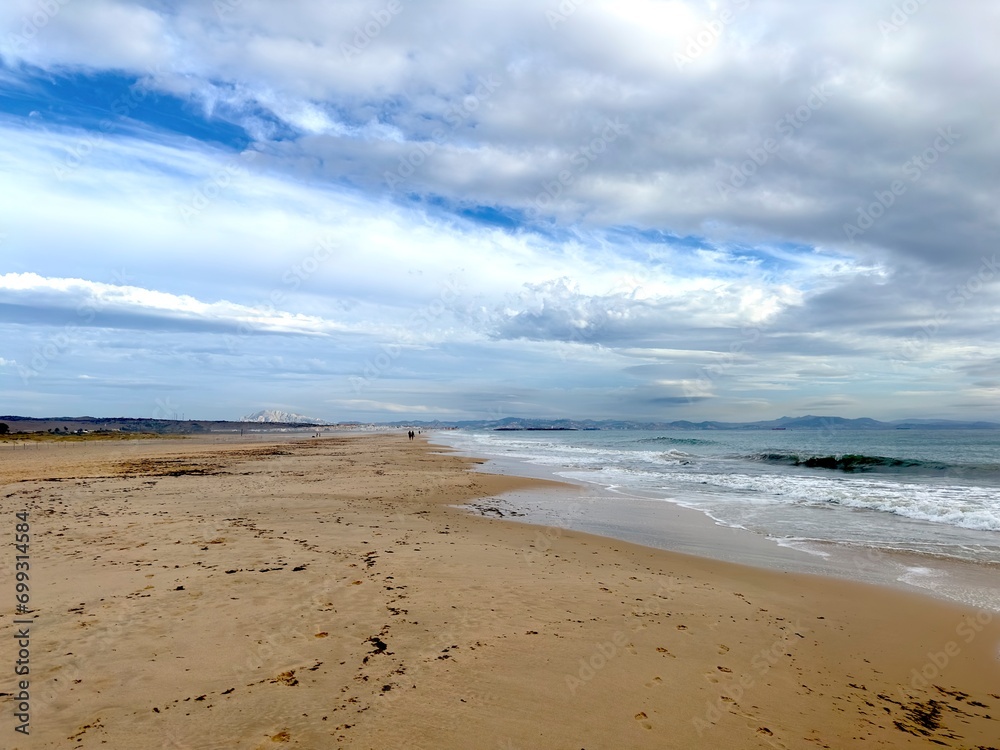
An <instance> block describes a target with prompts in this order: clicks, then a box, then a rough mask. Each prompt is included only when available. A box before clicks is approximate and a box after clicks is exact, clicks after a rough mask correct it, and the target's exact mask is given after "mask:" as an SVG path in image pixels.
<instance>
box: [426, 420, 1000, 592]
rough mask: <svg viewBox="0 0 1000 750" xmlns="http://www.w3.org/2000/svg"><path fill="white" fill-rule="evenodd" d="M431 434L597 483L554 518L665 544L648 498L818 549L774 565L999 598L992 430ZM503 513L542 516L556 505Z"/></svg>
mask: <svg viewBox="0 0 1000 750" xmlns="http://www.w3.org/2000/svg"><path fill="white" fill-rule="evenodd" d="M435 440H436V441H438V442H443V443H445V444H447V445H449V446H451V447H453V448H456V449H458V450H460V451H461V452H463V453H467V454H469V455H477V456H481V457H484V458H491V459H494V462H496V461H503V462H504V465H505V466H506V467H508V469H509V467H511V466H513V467H517V466H520V467H521V469H522V470H521V471H518V470H517V469H516V468H515V469H514V471H516V472H517V473H524V474H527V475H532V476H542V475H552V476H553V478H556V479H559V478H562V479H567V480H571V481H574V482H577V483H581V484H583V485H589V486H593V487H596V488H600V490H601V491H600V492H599V493H598V496H599V497H600V498H601V500H600V503H598V505H599V506H600V507H597V506H595V505H594V503H593V502H591V503H589V504H588V505H587V510H586V511H585V512H582V513H577V514H570V515H571V516H572V517H567V515H566V514H565V513H563V514H562V515H561V516H560V518H562V519H563V520H561V521H558V524H559V525H564V526H567V527H571V528H578V529H580V530H584V531H596V532H597V533H605V534H608V535H612V536H618V537H620V538H624V539H628V540H630V541H641V542H642V543H647V544H652V545H653V546H661V547H665V548H668V549H669V548H677V545H676V544H672V543H671V535H670V534H666V533H664V534H662V535H661V537H662V538H658V537H657V536H656V534H655V533H652V532H651V531H650V524H649V522H648V510H649V509H650V508H655V505H651V504H655V503H668V504H672V505H674V506H681V507H683V508H688V509H691V510H694V511H698V512H700V513H701V514H704V515H705V516H707V517H709V518H710V519H712V521H714V523H715V524H716V525H718V526H722V527H728V528H731V529H739V530H741V531H743V532H745V533H746V534H751V535H754V536H756V537H759V538H762V539H766V540H768V542H770V543H771V544H772V545H773V547H775V548H779V547H780V548H784V549H793V550H796V551H798V552H799V553H804V555H807V556H810V557H812V558H818V560H819V562H817V560H815V559H814V560H813V564H812V565H809V564H805V563H803V564H802V565H795V564H794V560H795V559H796V558H795V557H794V556H788V555H784V556H782V555H779V554H777V550H776V551H775V555H774V561H775V566H776V567H781V566H783V565H784V566H786V567H788V568H789V569H793V570H802V571H806V572H815V571H816V570H820V571H821V572H827V573H831V574H834V575H838V574H839V575H844V576H845V577H850V578H857V579H861V580H867V581H875V582H879V581H882V582H885V581H884V580H883V579H885V578H886V577H887V576H888V577H889V578H891V579H892V581H894V582H898V583H903V584H905V585H908V586H912V587H915V588H919V589H924V590H928V591H930V592H931V593H934V594H936V595H939V596H943V597H945V598H950V599H954V600H958V601H961V602H963V603H966V604H970V605H974V606H980V607H985V608H989V609H991V610H996V611H1000V431H991V430H924V429H906V430H877V431H875V430H873V431H867V430H864V431H855V430H829V431H799V430H787V431H779V430H739V431H714V430H713V431H703V430H699V431H639V430H598V431H488V432H487V431H481V432H472V431H457V432H447V433H437V435H436V437H435ZM487 469H489V467H487ZM637 503H638V505H637ZM616 504H617V505H616ZM636 507H639V508H642V509H643V510H644V512H643V514H641V515H642V518H641V519H640V518H638V515H637V514H636V513H634V512H632V511H631V510H630V509H634V508H636ZM616 511H617V513H616ZM515 512H521V513H525V514H526V515H525V516H522V517H523V518H525V519H526V520H529V521H532V522H535V523H543V524H545V523H551V522H552V521H553V518H554V516H553V513H554V512H555V511H554V510H553V508H552V507H551V506H548V507H542V506H541V505H534V506H533V505H531V504H526V505H525V507H524V508H521V509H520V510H519V511H518V510H516V509H515ZM557 515H558V514H557ZM588 516H593V518H591V519H590V520H589V521H588ZM630 516H635V517H636V518H635V519H634V520H633V522H631V523H630V521H629V517H630ZM598 519H603V520H598ZM609 519H610V520H609ZM633 527H634V528H633ZM719 552H720V553H719V554H718V555H713V556H718V557H719V558H720V559H730V560H733V559H735V560H736V561H743V562H752V563H753V562H759V560H752V561H751V560H740V559H739V557H738V556H736V557H735V558H734V556H733V555H732V554H729V555H727V554H724V553H725V550H720V551H719ZM802 559H803V560H804V559H805V558H804V557H803V558H802ZM859 560H862V561H864V564H859V562H858V561H859ZM846 561H851V562H850V563H848V562H846Z"/></svg>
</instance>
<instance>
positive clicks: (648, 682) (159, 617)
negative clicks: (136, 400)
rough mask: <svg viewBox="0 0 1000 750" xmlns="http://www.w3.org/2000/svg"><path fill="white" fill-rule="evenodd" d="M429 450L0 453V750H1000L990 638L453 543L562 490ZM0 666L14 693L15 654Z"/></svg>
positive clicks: (218, 444) (668, 571)
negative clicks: (19, 555) (20, 533)
mask: <svg viewBox="0 0 1000 750" xmlns="http://www.w3.org/2000/svg"><path fill="white" fill-rule="evenodd" d="M441 450H442V449H439V448H432V449H429V448H428V447H427V445H426V444H425V443H424V442H423V440H417V441H413V442H410V441H407V440H406V438H405V436H384V435H383V436H356V437H344V438H322V439H313V440H303V439H291V438H289V437H284V438H280V439H279V438H274V441H273V442H272V443H263V442H261V441H260V440H256V441H254V442H249V441H244V442H242V443H241V442H240V440H239V438H231V439H221V440H220V439H218V438H214V439H197V440H184V441H177V440H170V441H148V442H147V441H143V442H139V443H130V444H128V445H113V446H110V445H107V444H87V443H83V444H75V445H65V446H59V445H52V446H49V445H47V446H45V447H43V448H39V449H37V450H34V451H33V450H25V451H17V455H16V458H15V456H14V454H13V452H12V453H11V454H8V453H6V452H5V453H4V454H3V456H0V484H3V487H0V491H2V496H3V500H2V503H3V505H2V508H3V517H4V518H5V519H6V521H7V523H8V527H9V530H10V533H11V535H12V534H13V531H14V524H15V523H16V519H15V515H14V514H15V513H16V512H17V511H21V510H27V511H28V514H29V518H30V524H31V534H32V542H31V565H32V567H31V586H32V589H31V609H32V612H31V613H30V614H29V617H31V618H32V619H33V620H34V622H33V624H32V625H31V633H32V635H31V647H30V649H31V673H30V719H31V727H30V731H31V734H30V736H28V737H25V736H23V735H20V734H18V733H16V732H15V731H14V726H15V725H16V721H15V719H14V718H13V714H14V710H15V709H14V706H15V696H14V695H5V696H3V697H2V698H0V702H2V706H3V710H2V715H3V716H4V717H5V718H4V722H5V724H6V726H0V732H2V733H3V736H4V739H3V742H2V746H3V747H6V748H17V749H18V750H26V749H28V748H69V747H93V748H98V747H105V748H129V749H132V748H147V747H148V748H191V749H192V750H194V749H199V750H200V749H202V748H255V749H256V748H292V747H301V748H341V747H342V748H378V749H379V750H381V749H383V748H427V749H428V750H430V749H431V748H434V749H435V750H437V749H440V748H444V749H448V748H491V749H492V750H518V749H523V750H529V749H530V748H586V750H597V749H598V748H609V749H610V748H623V747H628V748H692V747H725V748H771V747H776V748H803V747H830V748H853V747H886V748H897V747H932V746H933V747H953V748H979V747H984V748H989V747H995V746H997V745H998V742H997V738H998V737H1000V661H998V653H1000V622H997V621H996V620H995V619H994V618H993V615H992V614H991V613H988V612H979V611H976V610H973V609H966V608H961V607H957V606H952V605H949V604H948V603H944V602H940V601H937V600H933V599H929V598H924V597H922V596H916V595H910V594H907V593H905V592H899V591H893V590H890V589H885V588H880V587H872V586H865V585H863V584H856V583H851V582H844V581H838V580H833V579H829V578H823V577H818V576H808V575H800V574H789V573H781V572H776V571H770V570H764V569H757V568H750V567H744V566H739V565H734V564H729V563H726V562H719V561H713V560H708V559H704V558H700V557H693V556H686V555H683V554H678V553H672V552H666V551H662V550H657V549H651V548H648V547H642V546H637V545H632V544H629V543H626V542H620V541H615V540H612V539H607V538H603V537H598V536H590V535H587V534H584V533H578V532H571V531H567V530H565V529H563V528H559V527H538V526H529V525H524V524H514V523H510V522H509V521H507V520H502V519H495V518H489V517H481V516H476V515H472V514H469V513H468V512H465V511H462V510H459V509H456V508H454V507H451V506H454V505H458V504H463V503H469V502H475V503H476V504H477V505H478V506H480V508H482V509H488V508H490V507H493V505H494V501H492V500H490V499H488V498H490V497H491V496H495V495H497V494H499V493H502V492H509V491H522V492H524V491H529V490H531V491H537V492H547V493H563V494H564V495H565V497H566V499H567V501H568V502H572V501H573V497H574V496H573V493H574V492H575V490H574V488H572V487H569V486H562V485H553V484H545V483H544V482H541V481H540V480H533V479H521V478H516V477H500V476H492V475H486V474H482V473H470V472H469V471H468V469H469V467H470V466H472V465H474V462H473V461H471V460H469V459H464V458H459V457H457V456H449V455H440V453H441ZM485 512H487V513H488V514H489V513H490V511H489V510H486V511H485ZM493 515H495V513H494V514H493ZM8 538H9V539H12V536H8ZM5 550H6V551H5V553H4V558H3V559H2V560H0V575H2V576H3V578H4V580H5V581H7V582H9V583H5V586H6V587H7V590H8V592H9V593H8V598H7V601H6V602H5V603H4V607H3V608H2V610H0V611H2V613H3V614H2V618H0V623H2V624H3V629H4V632H5V633H6V634H8V636H10V635H12V634H13V633H14V632H16V631H15V630H14V628H15V625H14V623H13V620H14V619H15V618H17V617H18V616H17V615H16V614H15V613H14V610H13V597H12V593H10V592H12V590H13V576H14V573H13V563H14V555H15V554H16V551H15V549H14V547H13V545H12V544H8V545H6V546H5ZM0 642H2V644H3V645H2V646H0V663H2V664H7V665H11V666H12V665H13V664H14V662H15V661H16V659H17V648H16V646H17V644H16V639H15V638H13V637H6V638H4V639H3V640H2V641H0ZM4 669H5V670H7V673H8V675H10V671H11V669H10V668H8V667H4ZM16 687H17V686H16V685H15V684H14V680H13V679H12V678H11V677H10V676H8V678H6V680H5V681H4V683H3V686H0V691H2V692H5V693H16Z"/></svg>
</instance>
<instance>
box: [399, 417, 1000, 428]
mask: <svg viewBox="0 0 1000 750" xmlns="http://www.w3.org/2000/svg"><path fill="white" fill-rule="evenodd" d="M386 426H391V427H405V426H414V427H424V428H427V429H441V428H459V429H471V430H898V429H921V430H998V429H1000V423H998V422H958V421H954V420H948V419H906V420H902V419H901V420H896V421H894V422H880V421H878V420H877V419H869V418H867V417H862V418H860V419H846V418H844V417H817V416H813V415H811V414H808V415H806V416H804V417H781V418H780V419H772V420H767V421H761V422H690V421H687V420H678V421H674V422H641V421H636V420H620V419H602V420H597V421H595V420H593V419H536V418H528V417H507V418H506V419H497V420H481V421H479V420H477V421H464V422H443V421H440V420H435V421H433V422H391V423H388V424H387V425H386Z"/></svg>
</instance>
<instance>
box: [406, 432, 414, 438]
mask: <svg viewBox="0 0 1000 750" xmlns="http://www.w3.org/2000/svg"><path fill="white" fill-rule="evenodd" d="M406 437H408V438H409V439H410V440H413V430H410V431H409V432H407V433H406Z"/></svg>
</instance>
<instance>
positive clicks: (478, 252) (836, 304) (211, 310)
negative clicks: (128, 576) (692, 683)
mask: <svg viewBox="0 0 1000 750" xmlns="http://www.w3.org/2000/svg"><path fill="white" fill-rule="evenodd" d="M998 16H1000V8H998V7H997V6H996V5H995V4H991V3H987V2H978V1H976V2H967V3H961V4H959V5H947V6H946V5H942V4H940V3H930V2H927V3H921V2H918V1H917V0H914V2H913V3H909V4H905V3H904V4H899V3H890V2H886V3H879V2H876V3H871V2H861V1H860V0H849V1H848V2H843V3H836V4H829V3H823V4H819V3H799V4H790V3H786V2H778V1H777V0H772V1H770V2H769V1H767V0H732V2H728V3H726V2H723V3H715V2H681V1H673V0H669V1H667V0H618V1H616V2H611V1H608V2H604V1H602V0H580V1H579V2H563V3H561V4H560V3H558V2H552V3H546V2H526V1H517V0H515V1H514V2H505V3H502V4H501V3H496V4H489V3H487V4H469V3H459V2H454V1H453V0H429V1H427V2H421V3H419V4H417V3H408V2H405V0H386V1H385V2H383V1H382V0H370V1H369V0H356V1H354V2H344V3H335V4H331V3H321V2H316V1H312V2H307V1H306V0H289V1H288V2H283V3H273V2H263V1H255V0H219V2H215V3H214V4H213V3H208V2H194V1H193V0H191V1H187V0H148V1H147V2H123V1H122V0H87V1H86V2H85V1H84V0H11V1H10V2H7V3H4V4H3V6H2V7H0V138H2V140H0V143H2V145H0V197H2V201H0V382H2V384H3V389H2V403H0V411H2V412H3V413H19V414H28V415H35V416H47V415H80V414H91V415H122V416H158V417H172V416H174V417H179V416H182V415H183V416H185V417H187V418H204V419H212V418H215V419H233V418H238V417H240V416H242V415H245V414H248V413H250V412H253V411H256V410H258V409H263V408H273V409H281V410H285V411H292V412H297V413H302V414H307V415H310V416H314V417H319V418H325V419H331V420H339V419H343V420H348V419H351V420H353V419H360V420H373V421H383V420H397V419H409V418H420V419H433V418H435V417H439V418H442V419H484V418H497V417H504V416H551V417H557V416H558V417H564V416H566V417H581V418H582V417H593V418H642V419H657V420H659V419H663V420H669V419H730V420H749V419H766V418H773V417H777V416H781V415H786V414H788V415H794V414H805V413H813V414H818V413H823V414H838V415H843V416H873V417H879V418H901V417H907V416H937V417H949V418H960V419H1000V406H998V403H1000V401H998V396H1000V379H998V376H997V373H998V372H1000V337H998V336H997V324H998V322H1000V303H998V294H997V293H998V291H1000V268H998V266H997V252H998V251H1000V242H998V239H1000V236H998V235H1000V231H998V229H1000V228H998V214H997V209H996V201H995V188H996V174H995V165H996V164H997V163H1000V142H998V141H997V139H996V137H995V127H994V123H995V122H996V116H997V114H998V113H1000V112H998V110H1000V107H998V96H997V94H996V87H995V84H994V82H995V80H996V79H997V73H998V72H1000V50H998V49H997V47H996V45H995V44H994V43H993V41H994V40H993V39H992V36H991V30H992V29H995V28H997V26H996V24H997V22H998V21H1000V17H998Z"/></svg>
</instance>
